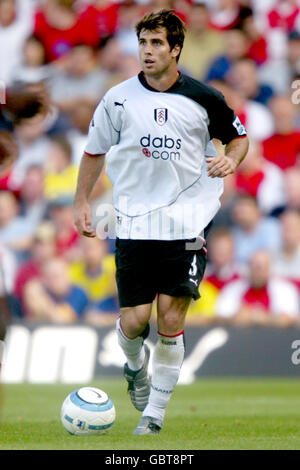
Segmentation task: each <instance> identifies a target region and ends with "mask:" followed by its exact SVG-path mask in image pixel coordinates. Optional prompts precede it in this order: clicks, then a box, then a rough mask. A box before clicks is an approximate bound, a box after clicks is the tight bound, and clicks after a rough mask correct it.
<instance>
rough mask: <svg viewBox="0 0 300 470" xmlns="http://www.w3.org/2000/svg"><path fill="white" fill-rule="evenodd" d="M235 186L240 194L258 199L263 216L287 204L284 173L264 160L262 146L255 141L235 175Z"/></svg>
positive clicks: (252, 142)
mask: <svg viewBox="0 0 300 470" xmlns="http://www.w3.org/2000/svg"><path fill="white" fill-rule="evenodd" d="M235 186H236V190H237V192H238V193H245V194H249V195H250V196H252V197H254V198H256V200H257V204H258V206H259V209H260V210H261V212H262V213H263V214H266V215H268V214H271V213H272V212H273V211H274V210H275V209H277V208H280V207H282V206H284V204H285V203H286V193H285V184H284V173H283V172H282V170H280V168H278V166H277V165H274V164H273V163H271V162H268V161H267V160H266V159H265V158H263V155H262V145H261V144H260V143H259V142H255V141H254V140H253V139H252V140H250V144H249V150H248V154H247V158H245V159H244V161H243V162H242V163H241V165H240V166H239V168H238V169H237V171H236V173H235Z"/></svg>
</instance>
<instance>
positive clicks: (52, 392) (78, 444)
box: [0, 379, 300, 450]
mask: <svg viewBox="0 0 300 470" xmlns="http://www.w3.org/2000/svg"><path fill="white" fill-rule="evenodd" d="M88 385H91V386H95V387H99V388H102V389H103V390H105V391H106V392H107V393H108V394H109V395H110V397H111V398H112V400H113V401H114V404H115V407H116V413H117V416H116V422H115V424H114V426H113V427H112V429H111V430H110V432H109V433H108V434H105V435H101V436H86V437H79V436H71V435H69V434H68V433H67V432H66V431H65V430H64V429H63V427H62V425H61V422H60V407H61V404H62V402H63V400H64V399H65V397H66V396H67V394H68V393H70V392H71V391H72V390H74V389H76V388H78V385H76V384H75V385H60V384H57V385H32V384H22V385H8V384H7V385H4V386H3V395H4V397H3V404H2V413H1V421H0V450H143V449H147V450H154V449H155V450H172V449H177V450H178V449H182V450H204V449H205V450H216V449H218V450H238V449H239V450H258V449H263V450H299V449H300V381H299V379H265V380H261V379H231V380H228V379H215V380H211V379H203V380H199V381H197V382H196V383H194V384H192V385H189V386H183V385H178V386H177V387H176V390H175V392H174V394H173V396H172V398H171V401H170V403H169V406H168V410H167V415H166V419H165V425H164V428H163V430H162V432H161V433H160V435H159V436H133V435H132V432H133V430H134V428H135V426H136V424H137V422H138V420H139V417H140V413H139V412H138V411H136V410H135V409H134V408H133V407H132V405H131V403H130V400H129V397H128V395H127V393H126V384H125V382H124V381H123V380H119V379H116V380H106V379H105V380H101V381H97V382H93V383H91V384H88Z"/></svg>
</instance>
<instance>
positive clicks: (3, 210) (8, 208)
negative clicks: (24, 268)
mask: <svg viewBox="0 0 300 470" xmlns="http://www.w3.org/2000/svg"><path fill="white" fill-rule="evenodd" d="M19 212H20V207H19V204H18V201H17V200H16V198H15V196H14V195H13V194H12V193H11V192H9V191H0V243H2V244H3V245H4V246H6V247H7V248H9V249H10V250H12V251H13V253H14V255H15V256H16V258H17V261H18V262H21V261H22V260H23V259H24V258H26V256H27V255H28V251H29V250H30V247H31V243H32V236H33V227H32V225H31V223H30V221H29V220H27V219H26V218H25V217H22V216H20V215H19Z"/></svg>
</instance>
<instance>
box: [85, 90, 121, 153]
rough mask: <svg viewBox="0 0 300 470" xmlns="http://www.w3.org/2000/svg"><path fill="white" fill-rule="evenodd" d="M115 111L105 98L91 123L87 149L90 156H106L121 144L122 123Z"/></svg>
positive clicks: (86, 151)
mask: <svg viewBox="0 0 300 470" xmlns="http://www.w3.org/2000/svg"><path fill="white" fill-rule="evenodd" d="M113 111H114V110H113V109H111V107H110V106H109V100H107V99H105V97H104V98H103V99H102V100H101V101H100V103H99V105H98V106H97V108H96V111H95V113H94V116H93V119H92V121H91V123H90V127H89V133H88V142H87V145H86V147H85V153H87V154H88V155H100V154H105V153H107V152H108V151H109V149H110V148H111V147H112V146H113V145H116V144H117V143H118V142H119V139H120V129H121V123H120V122H119V119H118V115H114V113H113Z"/></svg>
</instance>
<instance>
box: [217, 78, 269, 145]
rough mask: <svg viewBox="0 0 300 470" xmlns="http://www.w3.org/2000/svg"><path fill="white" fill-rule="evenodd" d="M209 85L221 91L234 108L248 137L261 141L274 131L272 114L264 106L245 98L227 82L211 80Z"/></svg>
mask: <svg viewBox="0 0 300 470" xmlns="http://www.w3.org/2000/svg"><path fill="white" fill-rule="evenodd" d="M209 85H212V86H214V87H215V88H217V90H219V91H221V93H222V94H223V95H224V97H225V99H226V101H227V103H228V105H229V106H230V107H231V108H232V109H234V110H235V113H236V115H237V116H238V117H239V119H240V121H241V123H242V124H243V125H244V126H245V127H246V129H247V131H248V135H249V137H250V138H252V139H254V140H257V141H262V140H265V139H267V138H268V137H270V136H271V135H272V134H273V133H274V124H273V119H272V114H271V112H270V111H269V109H268V108H267V107H266V106H264V105H262V104H260V103H257V102H256V101H253V100H247V99H245V98H244V97H243V96H242V95H241V93H239V92H238V91H236V90H235V89H234V88H233V87H232V86H230V85H229V84H228V83H225V82H222V81H218V80H213V81H212V82H210V83H209Z"/></svg>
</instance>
